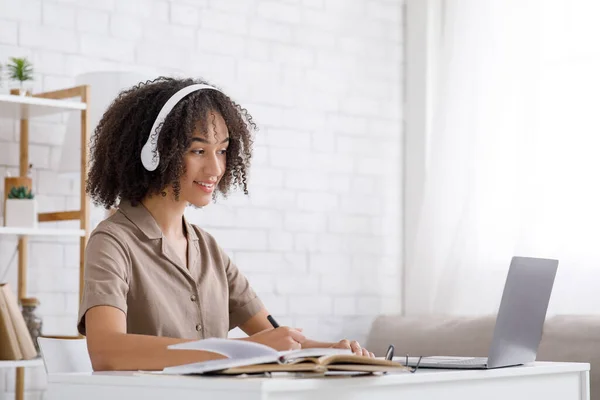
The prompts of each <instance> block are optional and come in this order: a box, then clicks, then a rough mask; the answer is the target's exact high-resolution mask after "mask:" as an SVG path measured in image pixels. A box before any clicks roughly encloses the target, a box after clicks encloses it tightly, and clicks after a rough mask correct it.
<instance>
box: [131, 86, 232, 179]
mask: <svg viewBox="0 0 600 400" xmlns="http://www.w3.org/2000/svg"><path fill="white" fill-rule="evenodd" d="M205 89H209V90H216V91H217V92H220V90H219V89H217V88H215V87H212V86H210V85H205V84H203V83H197V84H193V85H189V86H186V87H184V88H183V89H180V90H179V91H177V92H176V93H175V94H173V96H171V97H170V98H169V100H167V102H166V103H165V105H163V106H162V108H161V109H160V112H159V113H158V115H157V116H156V119H155V120H154V124H152V129H151V130H150V134H149V135H148V140H147V141H146V143H145V144H144V147H142V152H141V153H140V158H141V159H142V165H143V166H144V168H146V170H148V171H154V170H155V169H156V168H158V164H159V163H160V155H159V154H158V149H157V146H158V137H159V135H160V129H159V127H160V128H161V129H162V124H163V123H164V122H165V119H166V118H167V116H168V115H169V113H170V112H171V110H173V107H175V106H176V105H177V103H179V102H180V101H181V100H182V99H183V98H184V97H186V96H187V95H189V94H191V93H194V92H197V91H198V90H205Z"/></svg>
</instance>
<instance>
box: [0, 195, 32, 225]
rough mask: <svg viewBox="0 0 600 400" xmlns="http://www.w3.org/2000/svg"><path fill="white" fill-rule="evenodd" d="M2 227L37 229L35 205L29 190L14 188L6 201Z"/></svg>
mask: <svg viewBox="0 0 600 400" xmlns="http://www.w3.org/2000/svg"><path fill="white" fill-rule="evenodd" d="M4 225H5V226H7V227H26V228H35V227H37V204H36V201H35V198H34V196H33V193H32V192H31V189H28V188H27V187H26V186H14V187H12V188H11V190H10V191H9V192H8V198H7V199H6V215H5V216H4Z"/></svg>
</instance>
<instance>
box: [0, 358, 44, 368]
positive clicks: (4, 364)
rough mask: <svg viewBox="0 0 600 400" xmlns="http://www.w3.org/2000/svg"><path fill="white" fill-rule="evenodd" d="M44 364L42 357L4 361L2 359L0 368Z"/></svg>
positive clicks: (39, 365)
mask: <svg viewBox="0 0 600 400" xmlns="http://www.w3.org/2000/svg"><path fill="white" fill-rule="evenodd" d="M43 365H44V362H43V361H42V359H41V358H34V359H33V360H24V361H2V360H0V369H1V368H21V367H41V366H43Z"/></svg>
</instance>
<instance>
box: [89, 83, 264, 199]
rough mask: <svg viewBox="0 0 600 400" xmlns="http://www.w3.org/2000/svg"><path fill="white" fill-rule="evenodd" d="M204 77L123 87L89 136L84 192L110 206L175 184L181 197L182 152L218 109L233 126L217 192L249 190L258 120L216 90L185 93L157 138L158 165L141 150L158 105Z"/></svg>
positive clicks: (183, 171) (139, 197) (226, 121)
mask: <svg viewBox="0 0 600 400" xmlns="http://www.w3.org/2000/svg"><path fill="white" fill-rule="evenodd" d="M196 83H203V84H208V83H207V82H205V81H202V80H194V79H175V78H168V77H159V78H157V79H155V80H152V81H147V82H142V83H139V84H138V85H136V86H134V87H132V88H130V89H127V90H124V91H122V92H121V93H120V94H119V95H118V96H117V98H116V99H115V100H114V101H113V102H112V104H111V105H110V106H109V107H108V109H107V110H106V112H105V113H104V115H103V116H102V118H101V119H100V122H99V124H98V126H97V127H96V129H95V131H94V135H93V136H92V139H91V148H90V149H91V150H90V170H89V174H88V177H87V182H86V192H87V193H88V194H89V195H90V197H91V198H92V199H93V200H94V203H95V204H97V205H103V206H104V207H106V208H107V209H108V208H110V207H113V206H115V205H117V202H118V201H121V200H129V201H131V202H132V203H133V204H137V203H139V202H141V200H142V199H143V198H144V197H146V196H147V195H154V194H158V193H160V192H161V191H162V190H163V189H164V188H165V187H167V186H168V185H173V188H174V194H175V196H176V197H179V191H180V186H179V179H180V177H181V176H182V175H183V174H184V173H185V164H184V154H185V152H186V150H187V149H188V148H189V146H190V143H191V137H192V134H193V132H194V129H195V128H196V127H197V124H198V122H200V127H201V130H202V132H204V133H205V134H207V132H208V131H207V123H208V121H207V118H206V116H207V113H208V112H209V111H216V112H219V113H220V114H221V115H222V116H223V119H224V120H225V123H226V124H227V128H228V130H229V147H228V148H227V162H226V166H225V173H224V174H223V177H222V179H221V181H220V182H219V184H218V187H217V188H216V190H215V193H214V196H216V195H217V194H218V193H220V194H221V195H222V196H226V195H227V193H228V192H229V190H230V189H232V188H235V187H241V188H242V189H243V191H244V193H245V194H248V187H247V171H248V168H249V167H250V158H251V155H252V143H253V140H252V134H251V131H253V130H256V125H255V124H254V122H253V120H252V116H251V115H250V114H249V113H248V112H247V110H246V109H244V108H242V107H240V106H239V105H238V104H237V103H235V102H234V101H233V100H231V99H230V98H229V97H228V96H227V95H225V94H223V93H222V92H220V91H216V90H200V91H196V92H193V93H191V94H189V95H188V96H186V97H185V98H183V99H182V100H181V101H180V102H179V103H178V104H177V105H176V106H175V107H174V108H173V110H172V111H171V112H170V113H169V115H168V116H167V118H166V119H165V121H164V123H163V125H162V128H161V127H159V129H161V131H160V135H159V138H158V146H157V147H158V153H159V154H160V164H159V166H158V168H157V169H156V170H155V171H147V170H146V169H145V168H144V166H143V165H142V162H141V160H140V152H141V150H142V147H143V146H144V143H145V142H146V141H147V140H148V136H149V134H150V130H151V129H152V125H153V123H154V120H155V119H156V117H157V115H158V113H159V111H160V109H161V108H162V106H163V105H164V104H165V103H166V102H167V100H168V99H169V98H170V97H171V96H172V95H173V94H174V93H175V92H177V91H178V90H180V89H182V88H184V87H186V86H189V85H192V84H196Z"/></svg>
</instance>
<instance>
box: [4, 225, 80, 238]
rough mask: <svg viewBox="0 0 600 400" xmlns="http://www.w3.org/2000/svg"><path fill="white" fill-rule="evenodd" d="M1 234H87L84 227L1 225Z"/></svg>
mask: <svg viewBox="0 0 600 400" xmlns="http://www.w3.org/2000/svg"><path fill="white" fill-rule="evenodd" d="M0 235H14V236H79V237H81V236H85V231H84V230H83V229H51V228H43V227H42V228H13V227H6V226H0Z"/></svg>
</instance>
